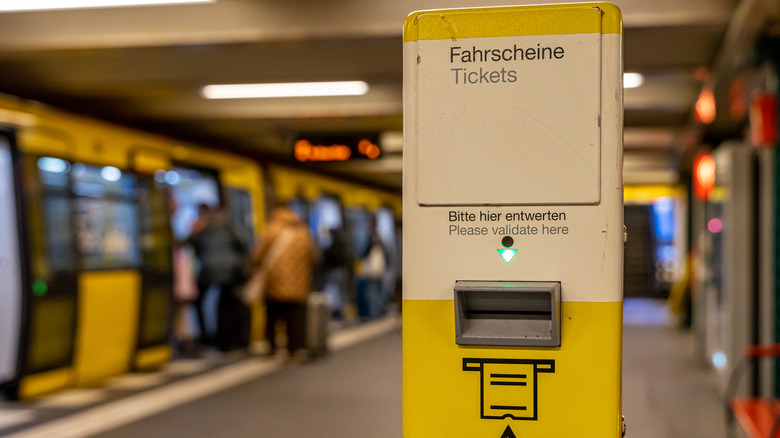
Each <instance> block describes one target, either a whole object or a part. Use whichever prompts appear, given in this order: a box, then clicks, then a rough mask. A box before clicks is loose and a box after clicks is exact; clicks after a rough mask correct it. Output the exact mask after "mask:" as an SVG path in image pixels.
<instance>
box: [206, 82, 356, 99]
mask: <svg viewBox="0 0 780 438" xmlns="http://www.w3.org/2000/svg"><path fill="white" fill-rule="evenodd" d="M367 92H368V84H367V83H365V82H363V81H341V82H289V83H279V84H227V85H207V86H205V87H203V90H202V94H203V97H205V98H207V99H256V98H268V97H312V96H361V95H363V94H366V93H367Z"/></svg>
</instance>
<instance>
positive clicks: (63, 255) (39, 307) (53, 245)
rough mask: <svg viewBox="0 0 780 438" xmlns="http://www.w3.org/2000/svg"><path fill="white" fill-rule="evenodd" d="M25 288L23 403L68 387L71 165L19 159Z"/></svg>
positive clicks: (72, 322) (74, 258) (72, 330)
mask: <svg viewBox="0 0 780 438" xmlns="http://www.w3.org/2000/svg"><path fill="white" fill-rule="evenodd" d="M21 162H22V188H23V191H24V198H25V202H24V204H25V205H26V206H27V209H26V210H27V211H26V234H27V236H26V244H27V245H26V246H27V248H28V252H27V256H28V260H29V276H30V278H29V282H30V283H29V284H30V287H29V288H27V290H25V291H24V295H25V297H26V300H27V309H26V312H25V319H26V323H25V327H24V336H23V339H26V342H25V345H24V350H25V351H24V354H23V357H22V363H23V365H22V374H23V375H22V379H21V382H20V388H19V394H20V396H21V397H22V398H26V397H29V396H32V395H35V394H40V393H43V392H46V391H51V390H53V389H58V388H61V387H64V386H67V385H69V384H70V383H71V379H72V374H73V371H74V370H73V358H74V349H75V345H76V340H75V337H76V325H77V322H76V315H77V303H78V270H79V263H78V253H77V250H76V244H75V241H74V233H73V226H72V223H73V220H72V218H73V215H72V212H71V206H70V200H69V199H70V185H71V183H70V179H69V176H68V174H69V173H70V172H71V164H70V163H69V162H67V161H65V160H61V159H59V158H53V157H46V156H43V157H36V156H29V155H25V156H23V157H22V160H21Z"/></svg>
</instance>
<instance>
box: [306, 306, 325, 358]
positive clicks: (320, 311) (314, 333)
mask: <svg viewBox="0 0 780 438" xmlns="http://www.w3.org/2000/svg"><path fill="white" fill-rule="evenodd" d="M329 321H330V309H329V308H328V298H327V296H326V295H325V294H324V293H323V292H312V293H310V294H309V297H308V299H307V301H306V348H307V350H308V353H309V356H310V357H311V358H315V357H320V356H324V355H325V354H327V353H328V322H329Z"/></svg>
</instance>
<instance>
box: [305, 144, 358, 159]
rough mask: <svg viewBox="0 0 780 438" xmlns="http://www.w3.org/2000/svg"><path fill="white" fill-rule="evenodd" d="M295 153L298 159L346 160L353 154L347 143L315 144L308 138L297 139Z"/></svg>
mask: <svg viewBox="0 0 780 438" xmlns="http://www.w3.org/2000/svg"><path fill="white" fill-rule="evenodd" d="M294 153H295V159H296V160H298V161H346V160H349V157H351V156H352V150H351V149H350V148H349V146H347V145H343V144H334V145H329V146H323V145H313V144H311V142H309V141H308V140H298V141H296V142H295V151H294Z"/></svg>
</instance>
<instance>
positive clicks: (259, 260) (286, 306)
mask: <svg viewBox="0 0 780 438" xmlns="http://www.w3.org/2000/svg"><path fill="white" fill-rule="evenodd" d="M314 259H315V252H314V244H313V242H312V238H311V235H310V234H309V228H308V227H307V226H306V225H305V224H304V223H303V222H302V221H301V219H300V218H299V217H298V215H297V214H296V213H295V212H294V211H293V210H292V209H291V208H290V207H288V206H281V207H277V208H276V209H275V210H274V211H273V213H272V214H271V221H270V223H269V224H268V227H267V229H266V232H265V234H264V235H263V237H262V240H261V242H260V245H259V248H258V252H257V255H256V257H255V266H260V265H265V266H266V269H267V277H266V286H265V292H264V299H265V304H266V311H267V319H266V329H265V335H266V339H267V340H268V342H269V343H270V344H271V351H270V353H271V354H275V353H276V323H277V321H279V320H283V321H284V322H285V326H286V328H287V340H288V341H287V343H288V345H287V348H288V350H289V352H290V356H291V357H295V356H296V354H297V353H299V352H300V351H301V350H302V349H303V348H304V347H305V325H306V298H307V297H308V295H309V289H310V288H311V277H312V268H313V263H314Z"/></svg>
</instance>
